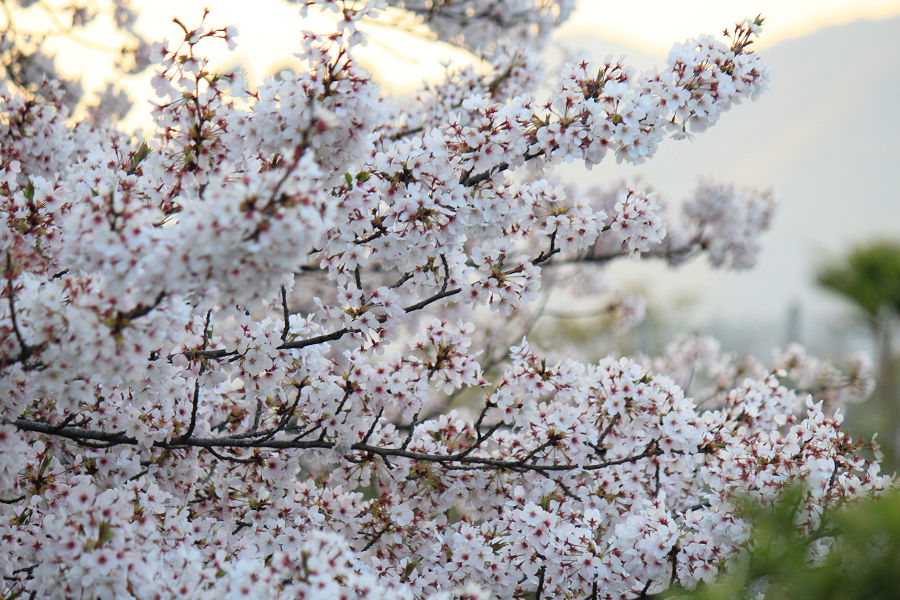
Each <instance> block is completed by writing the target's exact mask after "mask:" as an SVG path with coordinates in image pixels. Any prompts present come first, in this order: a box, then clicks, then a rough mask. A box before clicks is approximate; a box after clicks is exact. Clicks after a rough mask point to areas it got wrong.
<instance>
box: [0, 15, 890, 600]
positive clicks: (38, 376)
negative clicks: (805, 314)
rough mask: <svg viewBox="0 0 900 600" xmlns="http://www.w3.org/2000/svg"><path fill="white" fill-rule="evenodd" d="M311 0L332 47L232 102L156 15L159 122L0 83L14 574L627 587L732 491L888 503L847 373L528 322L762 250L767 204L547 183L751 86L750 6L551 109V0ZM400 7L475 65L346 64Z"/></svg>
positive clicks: (550, 592)
mask: <svg viewBox="0 0 900 600" xmlns="http://www.w3.org/2000/svg"><path fill="white" fill-rule="evenodd" d="M119 4H121V5H122V6H124V4H123V3H119ZM119 4H117V6H118V5H119ZM314 5H318V8H325V9H332V10H333V11H334V12H335V13H336V14H337V20H338V23H337V27H336V30H335V31H332V32H328V33H326V34H314V33H304V34H303V35H302V36H301V41H300V52H299V53H298V55H297V58H298V63H297V68H296V69H295V71H294V72H285V73H283V74H282V75H281V76H280V77H279V78H277V79H271V80H267V81H266V82H264V83H263V84H262V85H261V86H259V87H258V88H255V89H249V90H236V89H235V84H234V82H233V81H232V79H231V77H229V76H228V75H227V74H226V75H223V74H217V73H214V72H213V71H212V70H211V69H210V67H209V65H208V64H207V62H206V61H205V59H204V58H203V54H202V53H201V49H202V48H203V45H204V44H209V43H221V42H223V41H224V42H225V43H228V44H229V45H231V44H233V43H234V37H235V35H236V32H235V30H234V29H233V28H231V27H221V28H217V27H211V26H209V25H208V24H207V23H206V19H207V18H208V17H207V15H204V19H203V20H202V21H201V23H200V25H199V26H197V27H190V26H187V25H184V24H183V23H182V22H181V21H176V22H177V23H178V24H179V26H180V27H181V28H182V30H183V34H184V35H183V39H179V40H178V41H177V42H176V43H175V44H174V45H166V44H159V45H157V46H155V47H154V51H153V56H154V59H155V60H156V62H157V64H158V66H157V68H156V71H155V73H154V76H153V84H154V88H155V89H156V91H157V94H158V97H157V98H156V101H155V108H154V111H153V116H154V118H155V126H154V128H153V129H152V131H151V132H150V133H149V134H144V135H143V136H142V135H141V134H140V132H133V131H128V130H126V129H124V127H123V126H122V124H121V123H119V122H118V121H117V120H116V119H115V118H114V113H115V111H111V112H106V113H104V112H103V110H102V109H98V111H97V112H96V114H94V117H93V118H92V119H89V120H80V121H75V120H73V119H72V118H71V117H70V113H69V110H68V108H67V106H66V103H65V101H64V97H63V94H62V91H61V88H60V87H59V86H58V85H56V84H48V85H47V87H46V89H44V90H42V93H41V94H36V93H29V92H28V90H24V91H23V90H19V91H15V90H13V88H12V87H11V86H9V85H5V84H4V85H3V86H0V148H2V152H0V220H2V225H0V247H2V248H3V254H2V256H0V517H2V518H0V540H2V541H3V544H0V575H2V583H0V594H2V595H3V596H4V597H15V596H21V595H30V596H33V597H42V598H43V597H47V598H76V597H87V596H90V597H96V598H129V597H131V598H147V597H159V598H183V597H196V598H222V597H228V598H297V597H300V598H400V599H409V600H414V599H416V600H417V599H425V598H431V599H434V600H453V599H459V600H463V599H474V598H478V599H479V600H481V599H484V600H487V599H490V598H512V597H526V596H530V597H536V598H570V597H593V598H606V599H618V598H631V597H636V596H641V595H643V596H646V595H647V594H651V593H656V592H659V591H661V590H663V589H665V588H667V587H668V586H669V585H671V584H673V583H677V584H680V585H682V586H686V587H692V586H694V585H696V583H697V582H698V581H701V580H708V579H710V578H712V577H714V576H715V575H716V573H717V572H718V570H719V569H720V567H721V566H722V565H723V564H725V562H726V561H727V560H728V559H730V558H731V557H733V556H735V555H737V554H738V553H739V552H740V550H741V547H742V546H741V545H742V543H743V542H744V541H745V538H746V526H745V524H744V523H743V522H742V521H741V520H740V519H739V518H738V516H737V515H736V510H735V507H734V503H733V499H734V496H735V494H737V493H738V492H742V493H747V492H749V493H751V494H753V495H755V496H757V497H759V498H761V499H764V500H767V499H771V498H775V497H776V496H777V495H778V493H779V491H780V490H782V489H783V488H784V487H785V486H788V485H792V484H795V483H798V482H800V483H804V484H805V485H806V490H807V497H806V499H805V502H804V505H803V510H802V511H801V512H800V513H799V514H798V526H800V527H803V528H806V529H807V530H808V531H816V530H818V529H819V528H821V527H823V524H824V523H825V521H826V517H827V513H828V510H829V508H830V507H832V506H835V505H837V504H840V503H843V502H846V501H848V500H850V499H852V498H854V497H857V496H859V495H862V494H867V493H872V492H874V491H877V490H879V489H882V488H883V487H885V486H886V485H889V480H887V479H886V478H884V477H882V476H880V475H879V474H878V465H877V463H876V462H871V461H867V460H866V459H865V453H864V450H865V448H864V446H863V445H861V444H859V443H857V442H853V441H852V440H850V439H849V438H848V437H847V436H846V434H845V433H843V432H842V431H841V429H840V422H841V417H840V412H839V411H836V410H835V408H836V407H835V406H834V404H835V403H836V402H837V403H839V402H840V401H843V400H845V399H846V398H848V397H853V396H858V395H861V394H863V393H864V392H865V389H866V384H865V377H864V376H863V374H862V372H861V371H859V372H856V373H855V374H851V375H850V376H847V377H843V378H841V377H836V376H832V375H829V374H828V373H829V372H827V368H826V367H825V366H823V365H820V364H813V363H811V362H810V361H809V360H807V359H805V358H804V357H803V355H802V354H801V353H800V352H799V351H797V350H794V349H792V350H790V351H789V353H788V354H786V355H784V356H782V357H780V358H779V363H778V364H777V365H776V368H775V369H774V370H766V369H764V368H762V367H761V366H759V365H752V366H747V365H743V364H740V363H736V362H735V361H733V360H728V359H727V357H722V356H721V353H720V352H719V350H718V348H717V347H715V345H714V344H713V343H712V342H708V341H698V340H693V341H684V342H681V343H680V344H679V345H676V346H673V348H672V349H671V351H670V352H668V353H667V354H666V355H665V356H662V357H643V358H640V359H631V358H622V357H609V358H605V359H603V360H600V361H598V362H595V363H585V362H580V361H578V360H574V359H571V358H568V359H564V360H556V359H553V358H551V357H549V356H546V355H544V354H542V353H541V352H540V351H539V350H538V349H536V348H533V347H532V346H531V345H530V344H529V343H528V341H527V338H526V336H525V334H527V332H528V331H530V329H531V327H532V326H533V325H534V323H535V321H536V320H537V319H539V318H540V316H541V314H540V309H537V310H535V309H534V307H535V306H542V304H541V303H540V302H534V300H536V299H538V298H539V297H543V298H546V293H547V291H548V289H549V287H550V284H553V283H555V282H556V281H558V280H559V279H563V278H564V277H561V276H560V273H562V274H563V275H565V273H566V271H565V270H569V273H572V274H573V277H574V278H576V279H579V280H581V281H583V280H585V279H589V278H591V277H594V276H595V274H596V273H597V272H598V270H599V269H601V268H602V265H603V264H604V263H606V262H608V261H611V260H616V259H619V258H627V257H628V256H631V255H635V254H638V253H640V254H641V255H643V256H651V257H652V256H657V257H664V258H667V259H668V260H670V261H671V262H672V263H677V262H680V261H682V260H684V259H686V258H687V257H689V256H693V255H695V254H700V253H703V252H706V253H707V254H708V256H709V257H710V259H711V260H712V261H713V262H714V263H715V264H719V265H721V266H731V267H740V266H745V265H746V264H747V263H748V262H749V260H750V257H751V256H752V255H753V254H754V253H755V239H756V236H757V235H758V234H759V233H760V232H761V231H762V230H763V229H765V227H766V226H767V225H768V220H769V215H770V211H771V209H770V206H769V203H768V200H766V199H762V200H761V199H760V197H759V196H757V195H756V194H754V193H749V192H747V193H744V192H734V191H733V190H731V189H730V188H725V187H720V186H715V185H712V184H711V185H708V186H706V187H701V188H700V191H699V192H698V194H697V198H696V199H695V200H694V201H692V202H690V203H689V204H688V208H687V209H686V222H687V224H686V225H685V227H684V228H682V229H679V228H678V227H676V226H675V225H674V224H672V223H670V222H668V221H667V220H666V219H665V211H664V206H663V204H662V200H661V199H660V197H659V196H657V195H655V194H653V193H651V192H650V191H649V190H644V189H640V188H639V186H636V185H631V186H626V187H621V188H616V189H614V190H612V191H608V192H603V193H597V194H581V193H579V192H578V191H577V190H575V189H573V188H571V187H569V188H567V187H565V186H563V185H560V183H559V182H558V181H557V180H556V179H554V176H553V174H552V173H551V172H550V170H549V169H550V167H552V165H553V164H555V163H558V162H561V161H579V162H583V163H585V164H586V165H588V166H590V165H593V164H596V163H598V162H599V161H601V160H603V159H604V157H605V156H606V155H607V154H614V155H615V156H616V158H617V159H618V160H621V161H628V162H641V161H643V160H646V159H648V158H650V157H651V156H652V154H653V152H654V151H655V149H656V148H657V146H658V145H659V144H660V143H662V142H663V141H664V139H665V138H666V137H667V136H668V137H676V138H677V137H683V136H684V135H685V134H686V133H687V132H688V131H699V130H701V129H703V128H704V127H706V126H708V125H710V124H711V123H712V122H713V121H715V119H716V117H717V116H718V115H719V114H720V113H721V112H722V111H723V110H725V109H727V108H729V107H730V106H731V105H733V104H735V103H737V102H738V101H739V100H740V99H742V98H745V97H750V96H752V95H753V94H755V93H756V92H758V91H759V90H761V89H763V88H764V87H765V85H766V69H765V67H764V66H763V65H762V64H761V63H760V61H759V59H758V58H757V57H756V55H755V54H753V53H751V52H750V51H749V50H748V45H749V42H750V39H751V37H752V36H753V35H755V34H756V32H757V30H758V26H759V24H760V21H759V20H757V21H752V22H746V23H743V24H741V25H738V26H737V27H736V28H735V29H734V30H732V31H730V32H728V40H727V41H726V42H719V41H716V40H713V39H712V38H701V39H700V40H694V41H692V42H689V43H687V44H684V45H682V46H679V47H678V48H677V49H676V50H675V51H673V54H672V56H671V57H670V60H669V64H668V65H667V66H666V67H665V68H664V69H663V70H662V71H654V72H650V73H644V74H636V73H634V72H633V71H632V70H630V69H628V68H627V67H626V66H624V65H622V64H619V63H611V62H607V63H595V62H592V61H591V60H590V59H588V58H585V59H584V60H582V61H580V62H577V63H575V64H571V65H568V66H567V67H566V68H565V70H564V71H563V73H562V75H561V77H560V80H559V81H558V82H557V84H556V85H555V86H554V87H553V88H552V91H551V93H550V96H549V98H546V99H538V97H537V96H536V95H535V94H536V87H537V83H538V80H539V77H537V76H535V75H534V73H532V72H530V70H531V69H532V66H533V65H535V64H537V60H536V54H535V52H534V49H535V48H539V47H540V46H541V44H542V43H543V41H544V40H545V39H546V36H547V35H548V34H549V31H550V29H551V27H552V25H554V24H556V23H558V22H560V21H561V20H562V19H564V18H565V17H566V16H567V15H568V14H569V13H570V12H571V9H572V2H569V1H550V0H504V1H502V2H483V1H481V0H471V1H469V0H467V1H465V2H410V1H403V2H400V1H397V2H387V3H385V2H375V1H373V2H363V1H362V0H356V1H354V0H340V1H338V0H319V1H318V2H306V3H304V9H305V10H306V9H309V8H312V7H314ZM386 5H390V6H389V7H388V8H391V10H393V9H397V10H403V11H406V12H407V13H408V14H411V15H413V16H414V17H416V18H419V19H421V20H422V21H424V22H425V23H426V24H427V25H428V26H429V27H432V28H433V30H434V31H435V32H436V34H437V35H438V36H439V37H441V38H442V39H445V40H449V41H453V42H455V43H459V44H462V45H463V46H465V47H476V46H477V47H479V48H480V50H481V51H482V52H483V56H484V57H485V59H486V67H485V69H484V70H483V71H477V70H475V69H462V70H455V71H453V70H451V71H448V73H447V77H446V79H445V81H443V82H441V83H439V84H436V85H432V86H429V87H426V88H424V89H422V90H420V92H419V93H417V94H415V95H413V96H412V97H410V98H407V99H390V98H385V97H383V95H382V93H381V90H380V88H379V86H378V84H377V83H376V82H375V81H374V80H373V79H372V77H371V75H370V74H369V73H367V72H366V71H365V70H364V69H362V68H361V67H360V66H359V64H358V62H357V57H358V53H359V52H360V49H359V46H360V45H362V43H363V42H364V41H365V36H364V35H363V33H362V31H363V30H364V29H365V22H364V19H371V18H374V17H375V16H376V13H377V10H376V9H381V8H384V7H385V6H386ZM120 16H121V19H122V20H123V23H125V24H126V25H127V22H128V21H129V17H128V15H127V14H125V13H123V14H122V15H120ZM117 18H118V17H117ZM507 32H509V33H510V34H511V35H509V36H508V37H507V38H506V39H503V40H501V39H500V38H501V37H503V36H504V35H505V34H506V33H507ZM479 40H483V41H485V42H486V44H481V43H479ZM523 43H528V44H529V45H530V46H531V49H528V48H525V47H524V46H523ZM526 166H527V168H526ZM557 268H558V269H561V270H557ZM548 282H549V283H548ZM610 312H612V313H614V316H615V317H616V320H617V321H618V322H619V323H620V324H621V325H623V326H625V325H626V324H627V323H628V322H631V321H633V320H634V318H636V317H637V316H638V315H639V314H640V313H641V312H642V311H641V305H640V303H639V302H636V301H633V300H630V299H626V298H622V297H620V298H618V299H617V300H616V302H615V303H614V304H613V306H612V307H611V308H610ZM701 372H702V373H703V375H702V376H700V375H697V376H696V377H695V373H701ZM831 372H832V373H833V371H831ZM788 378H790V379H792V380H793V383H794V384H796V387H797V388H798V390H795V391H792V390H790V389H788V388H786V387H785V386H784V385H783V382H782V380H787V379H788ZM823 382H825V383H827V387H826V385H825V383H823ZM806 392H809V393H810V394H814V395H815V397H811V396H807V394H806ZM823 396H827V399H828V400H829V402H830V403H831V405H832V406H829V407H828V408H827V409H826V408H823V404H822V402H821V401H820V400H819V398H820V397H823Z"/></svg>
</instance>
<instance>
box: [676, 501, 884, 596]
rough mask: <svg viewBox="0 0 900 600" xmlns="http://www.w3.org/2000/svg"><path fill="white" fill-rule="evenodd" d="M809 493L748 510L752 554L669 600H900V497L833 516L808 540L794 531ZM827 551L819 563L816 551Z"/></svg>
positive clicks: (862, 503) (749, 506)
mask: <svg viewBox="0 0 900 600" xmlns="http://www.w3.org/2000/svg"><path fill="white" fill-rule="evenodd" d="M803 501H804V492H803V491H802V490H800V489H791V490H789V491H788V492H786V493H785V495H784V496H783V497H782V498H781V499H780V500H779V501H778V502H776V503H775V504H774V506H768V507H763V506H760V505H758V504H753V503H749V502H748V503H746V504H745V506H744V514H745V518H747V519H748V520H749V521H750V523H751V524H752V527H753V534H752V536H751V541H750V544H751V548H750V550H749V552H748V553H747V554H746V555H745V556H743V557H740V558H739V559H738V560H736V561H735V562H734V564H732V565H731V567H730V568H729V570H728V571H727V573H726V574H725V575H724V576H723V577H721V578H720V579H719V580H717V581H716V582H715V583H712V584H701V585H700V586H698V587H697V589H695V590H693V591H685V590H672V591H670V592H669V593H668V594H666V595H665V598H667V600H676V599H678V600H735V599H744V598H747V599H750V598H753V599H765V600H881V599H884V600H897V599H898V598H900V492H898V491H892V492H889V493H886V494H885V495H883V496H881V497H879V498H868V499H865V500H861V501H859V502H858V503H855V504H853V505H850V506H847V507H844V508H842V509H840V510H834V511H832V512H829V513H827V514H826V516H825V520H824V523H823V527H822V528H820V529H819V530H818V531H816V532H813V533H812V534H803V533H801V532H799V531H798V529H797V527H796V526H795V524H794V517H795V515H796V512H797V511H798V510H799V509H800V506H801V503H802V502H803ZM817 544H819V545H822V547H823V548H824V551H822V552H820V553H819V556H818V560H817V561H815V563H813V562H811V560H810V557H811V556H813V555H814V554H816V552H814V546H815V545H817Z"/></svg>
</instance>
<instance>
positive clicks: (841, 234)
mask: <svg viewBox="0 0 900 600" xmlns="http://www.w3.org/2000/svg"><path fill="white" fill-rule="evenodd" d="M562 41H563V42H564V43H569V44H571V45H578V46H580V47H582V48H585V49H586V50H588V51H590V52H591V53H592V54H593V55H594V56H596V57H601V58H602V57H603V56H605V55H606V54H609V53H613V54H614V55H619V54H623V53H624V54H625V55H626V60H628V59H629V57H631V56H633V57H635V59H634V63H635V64H636V65H639V66H646V65H647V64H658V65H660V66H661V65H662V64H663V61H664V58H663V57H658V58H656V59H655V60H654V59H653V57H648V56H647V55H646V54H644V53H642V52H640V51H637V50H635V49H633V48H627V47H622V48H620V49H619V50H618V51H617V50H616V49H615V48H613V49H611V48H610V44H609V43H608V42H602V41H600V40H592V38H591V37H590V36H583V35H582V36H578V37H577V38H574V39H570V40H569V39H567V40H562ZM760 53H761V55H762V56H763V58H764V59H765V61H766V63H767V64H768V65H769V66H770V67H771V69H772V76H771V90H769V91H768V92H767V93H765V94H764V95H763V96H762V97H761V98H760V99H759V100H758V101H757V102H753V103H745V104H743V105H741V106H737V107H734V108H732V110H731V111H729V112H728V113H726V114H725V115H723V117H722V118H721V120H720V122H719V123H718V124H717V125H716V126H715V127H713V128H712V129H711V130H709V131H707V132H705V133H703V134H700V135H698V136H697V137H696V138H695V139H693V140H690V141H668V142H666V143H664V144H663V146H662V147H661V148H660V150H659V152H658V153H657V155H656V156H655V157H654V158H653V159H651V160H650V161H648V162H647V164H645V165H642V166H639V167H629V166H622V165H616V164H615V162H614V161H610V163H609V164H604V165H601V166H600V167H598V168H595V169H594V170H593V171H592V172H586V173H583V174H582V173H577V174H576V173H575V172H574V171H569V170H566V171H565V173H566V174H567V175H571V176H573V177H577V178H579V179H582V180H583V181H584V182H585V183H593V182H598V183H602V182H609V181H611V180H616V179H619V178H621V177H623V176H625V177H636V176H639V177H641V178H642V179H644V180H645V181H646V183H647V184H649V185H652V186H653V187H654V188H655V189H657V190H659V191H660V193H661V194H662V195H663V196H664V197H666V198H668V199H670V200H678V199H680V198H683V197H684V196H686V195H687V194H688V193H689V192H690V191H691V189H692V188H693V187H694V185H695V184H696V182H697V180H698V179H699V178H700V177H702V176H710V177H714V178H716V179H718V180H725V181H733V182H736V183H740V184H752V185H754V186H757V187H763V188H772V189H773V190H774V191H775V194H776V197H777V199H778V200H779V210H778V213H777V216H776V222H775V225H774V228H773V230H772V231H771V232H770V233H768V234H767V235H766V236H765V237H764V238H763V247H764V251H763V253H762V255H761V257H760V260H759V263H758V265H757V266H756V268H755V269H754V270H752V271H749V272H745V273H740V274H734V273H721V272H713V271H711V270H710V269H708V268H706V267H705V266H698V265H691V266H689V267H688V268H686V269H684V270H683V272H679V273H678V274H676V275H674V276H673V275H667V274H664V273H663V272H662V271H663V269H656V268H650V269H638V268H635V266H634V265H633V263H630V264H627V265H618V266H617V268H616V272H617V273H618V274H619V275H622V276H625V277H628V276H629V275H630V274H634V273H643V274H645V275H646V274H649V275H651V276H652V277H653V278H654V283H653V285H652V286H650V287H657V285H658V284H659V285H661V286H662V287H663V290H664V292H663V293H665V294H666V295H672V294H674V295H681V294H683V293H685V292H686V293H690V294H693V295H694V296H695V297H696V298H697V299H698V300H699V301H700V306H701V307H702V310H700V311H699V313H700V314H702V315H703V320H704V321H707V322H708V321H710V320H717V319H733V317H734V316H736V315H742V316H751V317H756V318H759V319H762V320H771V319H773V318H775V317H777V316H782V315H785V313H786V311H788V307H789V306H790V305H792V304H797V303H799V304H801V305H802V306H803V310H804V312H806V313H807V314H809V313H813V314H817V315H822V314H826V313H829V312H831V311H833V310H834V309H835V307H837V306H839V304H838V303H837V301H834V300H831V299H829V298H828V297H827V296H826V295H824V294H823V293H822V292H821V291H819V290H817V289H816V288H815V285H814V284H813V283H812V279H813V273H814V272H815V268H816V265H817V264H818V263H819V261H822V260H825V259H827V258H828V257H835V256H840V254H841V253H842V251H844V250H845V249H846V248H848V247H850V246H851V245H853V244H854V243H855V242H858V241H861V240H862V241H864V240H867V239H871V238H872V237H874V236H884V237H888V236H891V237H894V238H900V19H890V20H883V21H864V22H862V21H861V22H856V23H852V24H849V25H843V26H840V27H834V28H829V29H823V30H820V31H818V32H815V33H813V34H810V35H808V36H805V37H802V38H796V39H793V40H788V41H785V42H782V43H780V44H777V45H775V46H772V47H769V48H765V47H764V48H763V49H762V50H760ZM657 280H659V281H657Z"/></svg>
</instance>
